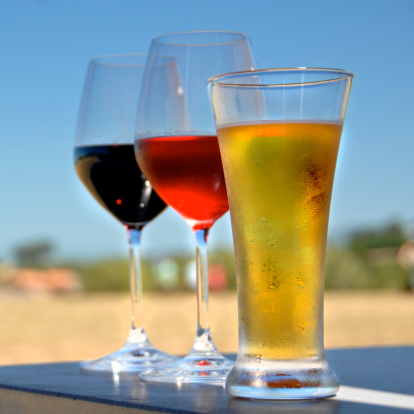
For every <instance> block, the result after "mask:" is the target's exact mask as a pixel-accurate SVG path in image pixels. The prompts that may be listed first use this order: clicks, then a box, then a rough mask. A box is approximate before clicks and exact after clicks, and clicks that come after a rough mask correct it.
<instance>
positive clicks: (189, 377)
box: [140, 354, 234, 386]
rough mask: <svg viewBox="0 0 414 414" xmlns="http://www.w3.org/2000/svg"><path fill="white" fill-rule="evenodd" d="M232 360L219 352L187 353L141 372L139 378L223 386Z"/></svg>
mask: <svg viewBox="0 0 414 414" xmlns="http://www.w3.org/2000/svg"><path fill="white" fill-rule="evenodd" d="M233 365H234V362H233V361H231V360H230V359H227V358H225V357H224V356H223V355H221V354H212V355H208V354H206V355H200V354H196V355H192V354H189V355H187V356H186V357H184V358H181V359H179V360H178V361H177V362H174V363H172V364H169V365H167V366H165V367H163V368H159V369H152V370H150V371H146V372H142V373H141V374H140V378H141V379H142V380H144V381H151V382H173V383H177V384H181V383H209V384H220V385H223V386H224V383H225V380H226V377H227V375H228V373H229V372H230V370H231V368H232V367H233Z"/></svg>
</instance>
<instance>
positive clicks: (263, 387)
mask: <svg viewBox="0 0 414 414" xmlns="http://www.w3.org/2000/svg"><path fill="white" fill-rule="evenodd" d="M261 364H262V366H264V367H263V368H262V367H260V366H258V365H257V363H255V364H251V366H249V365H250V364H249V363H237V361H236V365H235V366H234V368H233V369H232V370H231V371H230V373H229V375H228V377H227V380H226V389H227V391H228V392H229V393H230V394H231V395H233V396H235V397H242V398H257V399H269V400H296V399H314V398H326V397H332V396H334V395H335V394H336V393H337V391H338V390H339V381H338V378H337V377H336V375H335V373H334V372H333V371H332V370H331V369H330V368H329V366H328V364H327V363H326V361H324V362H320V361H319V362H317V363H315V362H310V361H305V362H304V363H301V362H298V361H291V362H289V361H283V362H275V361H268V362H266V361H264V360H263V361H261ZM266 364H267V367H266V366H265V365H266Z"/></svg>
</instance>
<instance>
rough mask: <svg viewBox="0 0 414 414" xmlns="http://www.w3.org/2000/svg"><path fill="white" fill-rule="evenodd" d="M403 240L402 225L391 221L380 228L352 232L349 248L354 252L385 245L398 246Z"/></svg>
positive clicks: (404, 237) (404, 238) (384, 246)
mask: <svg viewBox="0 0 414 414" xmlns="http://www.w3.org/2000/svg"><path fill="white" fill-rule="evenodd" d="M405 241H406V236H405V234H404V231H403V229H402V227H401V226H400V225H399V224H397V223H392V224H390V225H388V226H386V227H384V228H381V229H376V230H364V231H359V232H356V233H354V234H352V235H351V237H350V241H349V248H350V249H351V250H353V251H355V252H363V251H364V250H367V249H378V248H386V247H396V248H398V247H400V246H401V245H402V244H403V243H404V242H405Z"/></svg>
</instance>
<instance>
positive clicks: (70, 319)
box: [0, 0, 414, 364]
mask: <svg viewBox="0 0 414 414" xmlns="http://www.w3.org/2000/svg"><path fill="white" fill-rule="evenodd" d="M413 21H414V3H413V2H412V1H411V0H396V1H392V2H391V1H388V0H365V1H363V2H361V1H358V0H349V1H347V2H344V1H339V0H338V1H331V0H327V1H325V0H315V1H313V2H309V1H307V0H295V1H291V2H285V1H279V0H274V1H271V2H269V1H267V0H256V1H255V2H254V3H253V4H252V2H251V1H250V0H238V1H237V2H236V1H227V2H223V1H219V0H209V1H208V2H206V1H201V0H196V1H194V0H180V1H176V2H172V1H168V0H152V1H150V2H148V1H142V0H119V1H116V2H115V1H109V0H99V1H98V0H87V1H83V2H69V1H66V2H65V1H61V0H20V1H18V2H16V1H14V0H2V1H1V2H0V46H1V51H2V55H1V65H0V79H1V81H0V87H1V93H0V131H1V135H0V139H1V142H2V146H1V151H0V177H1V179H0V193H1V200H2V203H1V204H0V211H1V214H0V330H1V332H2V334H1V337H0V350H1V352H0V364H9V363H25V362H44V361H54V360H78V359H86V358H92V357H96V356H100V355H103V354H105V353H108V352H110V351H113V350H114V349H116V348H117V347H119V346H121V345H122V342H123V340H124V339H125V337H126V334H127V332H128V329H129V319H128V318H129V304H128V301H129V299H128V262H127V243H126V236H125V232H124V229H123V228H122V226H121V225H120V224H119V223H118V222H117V221H116V220H115V219H114V218H113V217H112V216H110V215H109V214H108V213H107V212H106V211H105V210H104V209H103V208H101V207H100V206H99V205H98V204H97V203H96V202H95V200H94V199H93V198H92V197H91V196H90V194H89V193H88V192H87V191H86V189H84V188H83V186H82V184H81V183H80V181H79V180H78V178H77V176H76V173H75V170H74V165H73V146H74V139H75V130H76V123H77V115H78V110H79V104H80V99H81V94H82V88H83V84H84V80H85V76H86V71H87V67H88V62H89V60H90V59H91V58H92V57H94V56H99V55H105V54H114V53H132V52H138V53H142V52H146V51H147V50H148V47H149V43H150V41H151V39H152V37H154V36H156V35H159V34H163V33H169V32H176V31H187V30H234V31H242V32H245V33H247V34H249V35H250V38H251V41H252V44H253V48H254V52H255V54H256V59H257V63H258V66H259V67H261V68H270V67H297V66H307V67H333V68H341V69H347V70H349V71H352V72H353V73H354V74H355V80H354V83H353V87H352V91H351V96H350V100H349V104H348V110H347V115H346V120H345V128H344V133H343V137H342V143H341V149H340V156H339V160H338V166H337V173H336V178H335V186H334V192H333V199H332V207H331V218H330V229H329V246H328V252H327V265H326V289H327V290H326V307H325V325H326V326H325V337H326V340H325V342H326V346H327V347H345V346H371V345H392V344H414V329H413V328H414V295H413V294H412V291H413V289H414V276H413V274H414V241H412V239H414V210H413V206H414V192H413V191H412V190H411V186H412V177H413V176H414V174H413V173H414V163H413V162H412V158H413V153H414V139H413V138H414V132H413V128H412V117H413V113H414V100H413V99H412V95H413V92H414V77H413V76H412V74H411V71H412V67H413V66H414V25H413ZM210 240H211V243H210V252H211V254H210V261H211V265H212V266H211V274H210V284H211V289H212V298H211V306H210V309H211V314H212V316H211V324H212V330H213V336H214V338H215V341H216V343H217V345H218V346H219V348H220V349H221V350H222V351H223V352H235V351H236V349H237V307H236V300H235V274H234V256H233V251H232V235H231V227H230V219H229V215H228V214H227V215H226V216H225V217H223V218H222V219H221V220H219V222H217V223H216V224H215V226H214V227H213V228H212V231H211V237H210ZM142 242H143V244H142V249H143V275H144V289H145V290H146V296H145V300H146V301H147V302H148V303H147V305H146V306H147V315H146V319H147V328H148V331H149V334H150V337H151V338H152V340H153V342H154V344H155V345H156V346H159V347H161V348H163V349H164V350H166V351H170V352H175V353H186V352H187V351H188V350H189V348H190V346H191V344H192V340H193V334H194V330H195V323H196V320H195V309H196V308H195V297H194V296H195V295H194V291H193V289H194V269H195V267H194V261H193V257H194V241H193V236H192V233H191V231H190V230H189V227H188V225H186V224H185V222H184V221H183V220H182V219H181V218H180V217H179V216H178V215H177V214H176V213H174V212H173V211H172V210H168V211H166V212H165V213H163V214H162V215H161V216H159V217H158V218H157V219H156V220H154V221H153V222H151V223H150V224H149V225H148V226H146V228H145V229H144V232H143V239H142Z"/></svg>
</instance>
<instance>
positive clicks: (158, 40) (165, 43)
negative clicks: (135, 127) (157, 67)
mask: <svg viewBox="0 0 414 414" xmlns="http://www.w3.org/2000/svg"><path fill="white" fill-rule="evenodd" d="M188 34H194V35H206V34H211V35H214V34H223V35H238V36H239V39H236V40H227V41H222V42H205V43H201V42H200V43H188V42H182V43H178V42H172V41H161V39H163V38H167V37H169V36H178V35H180V36H181V35H188ZM247 39H249V36H248V35H247V34H246V33H243V32H236V31H231V30H190V31H184V32H172V33H165V34H162V35H158V36H155V37H153V38H152V40H151V43H153V42H154V43H157V44H160V45H163V46H180V47H200V46H211V45H225V44H231V43H237V42H240V41H241V40H247Z"/></svg>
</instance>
